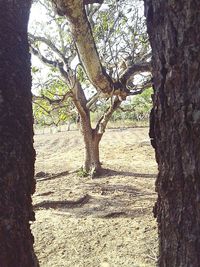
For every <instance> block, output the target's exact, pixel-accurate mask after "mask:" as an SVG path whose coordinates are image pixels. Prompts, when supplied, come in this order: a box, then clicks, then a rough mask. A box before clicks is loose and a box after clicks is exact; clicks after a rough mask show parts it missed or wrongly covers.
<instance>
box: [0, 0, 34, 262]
mask: <svg viewBox="0 0 200 267" xmlns="http://www.w3.org/2000/svg"><path fill="white" fill-rule="evenodd" d="M30 6H31V1H29V0H21V1H4V3H3V7H2V8H1V10H0V35H1V38H0V48H1V52H0V140H1V142H0V216H1V219H0V265H1V266H2V267H19V266H21V267H25V266H27V267H28V266H29V267H36V266H38V263H37V260H36V258H35V255H34V251H33V236H32V234H31V231H30V223H29V221H33V220H34V212H33V208H32V203H31V194H33V192H34V190H35V181H34V178H33V176H34V160H35V152H34V149H33V118H32V107H31V69H30V55H29V47H28V40H27V23H28V18H29V10H30Z"/></svg>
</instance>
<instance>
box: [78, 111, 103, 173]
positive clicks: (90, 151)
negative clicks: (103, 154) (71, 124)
mask: <svg viewBox="0 0 200 267" xmlns="http://www.w3.org/2000/svg"><path fill="white" fill-rule="evenodd" d="M81 132H82V135H83V139H84V145H85V161H84V166H83V167H84V170H85V171H86V172H87V173H90V174H91V176H92V178H93V177H94V176H98V175H99V174H100V172H101V163H100V160H99V142H100V140H101V137H102V134H98V133H97V131H96V130H94V129H92V127H91V124H90V119H89V117H88V116H87V117H85V118H81Z"/></svg>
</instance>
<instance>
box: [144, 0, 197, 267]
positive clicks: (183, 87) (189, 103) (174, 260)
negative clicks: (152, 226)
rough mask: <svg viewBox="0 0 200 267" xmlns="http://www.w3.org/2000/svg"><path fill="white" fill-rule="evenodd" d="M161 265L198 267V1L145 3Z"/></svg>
mask: <svg viewBox="0 0 200 267" xmlns="http://www.w3.org/2000/svg"><path fill="white" fill-rule="evenodd" d="M145 10H146V11H145V12H146V17H147V27H148V32H149V36H150V42H151V46H152V52H153V82H154V107H153V111H152V116H151V130H150V135H151V138H152V144H153V145H154V147H155V152H156V159H157V162H158V168H159V174H158V177H157V181H156V190H157V192H158V200H157V203H156V205H155V210H154V211H155V216H156V217H157V221H158V231H159V264H158V265H159V266H160V267H198V266H200V30H199V29H200V1H198V0H181V1H173V0H145Z"/></svg>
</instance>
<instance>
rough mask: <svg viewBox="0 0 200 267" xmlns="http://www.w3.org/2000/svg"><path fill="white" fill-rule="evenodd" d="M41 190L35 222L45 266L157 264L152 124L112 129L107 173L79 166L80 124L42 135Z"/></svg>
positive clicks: (105, 147) (106, 144)
mask: <svg viewBox="0 0 200 267" xmlns="http://www.w3.org/2000/svg"><path fill="white" fill-rule="evenodd" d="M35 149H36V152H37V160H36V174H37V175H36V176H37V177H36V179H37V190H36V193H35V195H34V197H33V201H34V206H35V212H36V222H34V223H33V224H32V231H33V234H34V236H35V251H36V254H37V256H38V259H39V261H40V265H41V267H50V266H51V267H154V266H156V254H157V229H156V222H155V219H154V218H153V215H152V209H153V205H154V202H155V199H156V194H155V192H154V183H155V177H156V174H157V165H156V162H155V158H154V151H153V149H152V147H151V146H150V142H149V139H148V129H147V128H132V129H123V130H122V129H115V130H107V131H106V133H105V135H104V137H103V139H102V141H101V144H100V151H101V152H100V153H101V161H102V163H103V168H105V170H104V172H103V175H102V177H100V178H96V179H93V180H91V179H90V178H89V177H79V176H78V174H77V173H76V172H75V171H76V170H77V169H78V168H79V167H80V166H81V164H82V160H83V154H84V146H83V141H82V137H81V134H80V133H79V132H78V131H70V132H60V133H54V134H44V135H39V134H38V135H37V134H36V135H35Z"/></svg>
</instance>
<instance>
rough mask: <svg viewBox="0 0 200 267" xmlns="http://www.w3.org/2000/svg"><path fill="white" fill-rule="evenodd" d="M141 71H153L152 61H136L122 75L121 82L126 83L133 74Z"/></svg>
mask: <svg viewBox="0 0 200 267" xmlns="http://www.w3.org/2000/svg"><path fill="white" fill-rule="evenodd" d="M140 72H151V62H140V63H135V64H133V65H132V66H130V67H128V68H127V69H126V70H125V71H124V72H123V73H122V74H121V75H120V82H121V83H123V84H126V82H127V81H128V80H129V79H130V78H131V76H133V75H135V74H137V73H140Z"/></svg>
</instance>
